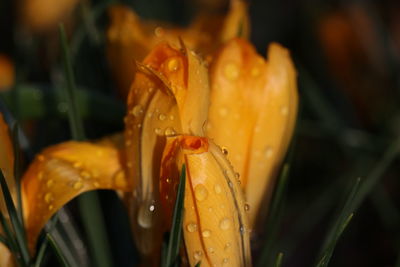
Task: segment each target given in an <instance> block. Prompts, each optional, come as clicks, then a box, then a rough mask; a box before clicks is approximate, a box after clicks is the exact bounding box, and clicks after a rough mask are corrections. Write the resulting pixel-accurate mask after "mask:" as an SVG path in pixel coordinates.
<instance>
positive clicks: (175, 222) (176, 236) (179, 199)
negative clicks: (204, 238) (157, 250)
mask: <svg viewBox="0 0 400 267" xmlns="http://www.w3.org/2000/svg"><path fill="white" fill-rule="evenodd" d="M185 184H186V167H185V165H183V166H182V170H181V177H180V182H179V186H178V192H177V196H176V202H175V207H174V213H173V216H172V227H171V233H170V237H169V242H168V248H167V256H166V260H165V265H164V266H165V267H171V266H174V265H175V263H176V261H177V259H178V255H179V248H180V245H181V237H182V222H183V213H184V210H183V205H184V197H185Z"/></svg>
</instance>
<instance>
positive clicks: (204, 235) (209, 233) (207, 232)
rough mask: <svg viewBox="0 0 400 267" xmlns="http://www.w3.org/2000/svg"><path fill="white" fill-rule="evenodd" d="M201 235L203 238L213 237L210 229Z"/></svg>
mask: <svg viewBox="0 0 400 267" xmlns="http://www.w3.org/2000/svg"><path fill="white" fill-rule="evenodd" d="M201 235H202V236H203V237H210V236H211V231H210V230H208V229H206V230H204V231H203V232H201Z"/></svg>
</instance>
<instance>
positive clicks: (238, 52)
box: [207, 39, 298, 225]
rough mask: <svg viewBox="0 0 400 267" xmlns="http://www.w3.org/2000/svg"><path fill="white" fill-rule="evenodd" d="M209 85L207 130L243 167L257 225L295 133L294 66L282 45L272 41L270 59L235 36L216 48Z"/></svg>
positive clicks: (244, 185) (242, 172)
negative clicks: (210, 103)
mask: <svg viewBox="0 0 400 267" xmlns="http://www.w3.org/2000/svg"><path fill="white" fill-rule="evenodd" d="M211 87H212V89H211V102H212V105H211V107H210V112H209V124H208V127H207V133H208V134H209V136H210V137H211V138H214V140H215V142H216V143H218V144H219V145H221V146H224V147H225V148H226V150H225V151H226V153H228V159H229V160H230V161H231V162H232V164H233V166H234V167H235V169H236V171H238V172H239V174H240V176H241V182H242V186H243V188H245V192H246V199H247V201H248V203H249V205H250V222H251V225H253V224H254V221H255V218H256V215H257V213H258V210H259V207H260V204H261V202H262V201H263V199H265V201H267V202H268V200H269V197H270V194H271V190H272V187H273V184H274V177H275V176H276V172H277V171H278V169H279V165H280V163H281V161H282V159H283V157H284V155H285V153H286V150H287V147H288V144H289V142H290V138H291V136H292V133H293V128H294V124H295V118H296V114H297V102H298V96H297V85H296V71H295V69H294V66H293V63H292V61H291V59H290V56H289V53H288V51H287V50H286V49H284V48H283V47H281V46H280V45H278V44H271V45H270V47H269V51H268V62H266V61H265V60H264V59H263V58H262V57H261V56H259V55H258V54H257V53H256V51H255V49H254V48H253V47H252V46H251V45H250V44H249V43H247V42H246V41H244V40H241V39H235V40H232V41H231V42H229V43H227V45H226V46H225V47H223V48H222V49H221V51H220V52H219V53H218V54H217V57H216V59H215V61H214V62H213V65H212V69H211ZM265 204H267V203H265Z"/></svg>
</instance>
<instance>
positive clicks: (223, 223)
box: [219, 218, 231, 230]
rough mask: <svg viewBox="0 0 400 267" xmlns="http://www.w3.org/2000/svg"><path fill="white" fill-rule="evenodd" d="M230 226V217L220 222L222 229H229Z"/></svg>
mask: <svg viewBox="0 0 400 267" xmlns="http://www.w3.org/2000/svg"><path fill="white" fill-rule="evenodd" d="M230 227H231V220H230V219H229V218H223V219H222V220H221V221H220V222H219V228H221V230H228V229H229V228H230Z"/></svg>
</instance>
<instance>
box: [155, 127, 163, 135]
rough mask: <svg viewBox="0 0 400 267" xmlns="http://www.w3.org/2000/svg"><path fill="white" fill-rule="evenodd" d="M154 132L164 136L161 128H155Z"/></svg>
mask: <svg viewBox="0 0 400 267" xmlns="http://www.w3.org/2000/svg"><path fill="white" fill-rule="evenodd" d="M154 132H155V133H156V134H158V135H161V134H162V131H161V129H160V128H155V129H154Z"/></svg>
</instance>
